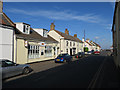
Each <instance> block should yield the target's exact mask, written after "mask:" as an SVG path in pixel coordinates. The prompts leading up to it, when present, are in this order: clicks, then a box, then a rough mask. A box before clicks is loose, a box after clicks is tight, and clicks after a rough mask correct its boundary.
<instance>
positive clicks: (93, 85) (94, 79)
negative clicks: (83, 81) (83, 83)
mask: <svg viewBox="0 0 120 90" xmlns="http://www.w3.org/2000/svg"><path fill="white" fill-rule="evenodd" d="M106 60H107V58H106V57H105V59H104V61H103V62H102V64H101V65H100V67H99V69H98V71H97V72H96V74H95V75H94V77H93V79H92V81H91V82H90V84H89V86H88V89H89V88H95V84H96V82H97V80H98V78H99V75H100V72H101V70H102V68H103V65H104V63H105V61H106Z"/></svg>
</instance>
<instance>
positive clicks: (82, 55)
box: [75, 52, 85, 58]
mask: <svg viewBox="0 0 120 90" xmlns="http://www.w3.org/2000/svg"><path fill="white" fill-rule="evenodd" d="M84 56H85V53H84V52H78V53H77V55H75V58H81V57H84Z"/></svg>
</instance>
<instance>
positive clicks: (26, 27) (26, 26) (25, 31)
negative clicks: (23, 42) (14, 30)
mask: <svg viewBox="0 0 120 90" xmlns="http://www.w3.org/2000/svg"><path fill="white" fill-rule="evenodd" d="M23 32H24V33H25V34H29V32H30V26H28V25H25V24H24V26H23Z"/></svg>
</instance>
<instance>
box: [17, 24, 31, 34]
mask: <svg viewBox="0 0 120 90" xmlns="http://www.w3.org/2000/svg"><path fill="white" fill-rule="evenodd" d="M15 24H16V28H18V29H19V30H20V31H21V32H22V33H24V34H30V25H29V24H26V23H21V22H20V23H15Z"/></svg>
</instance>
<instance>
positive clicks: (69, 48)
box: [48, 30, 83, 55]
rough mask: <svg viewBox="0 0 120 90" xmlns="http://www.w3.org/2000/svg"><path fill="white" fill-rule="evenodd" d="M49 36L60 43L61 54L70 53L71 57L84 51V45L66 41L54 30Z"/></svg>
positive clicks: (59, 50)
mask: <svg viewBox="0 0 120 90" xmlns="http://www.w3.org/2000/svg"><path fill="white" fill-rule="evenodd" d="M48 34H49V35H50V36H51V37H52V38H54V39H55V40H56V41H58V42H59V43H58V45H57V47H58V48H59V49H58V53H59V54H61V53H68V54H69V55H74V54H77V53H78V52H82V51H83V43H80V42H76V41H72V40H66V39H65V38H64V37H62V36H61V35H60V34H58V33H57V32H56V31H54V30H50V31H49V33H48Z"/></svg>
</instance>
